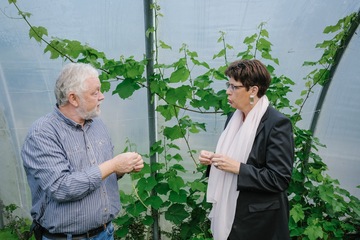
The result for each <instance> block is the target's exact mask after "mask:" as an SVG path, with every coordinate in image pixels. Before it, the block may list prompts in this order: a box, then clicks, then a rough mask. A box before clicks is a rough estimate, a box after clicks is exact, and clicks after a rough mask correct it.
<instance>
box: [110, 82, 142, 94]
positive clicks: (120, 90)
mask: <svg viewBox="0 0 360 240" xmlns="http://www.w3.org/2000/svg"><path fill="white" fill-rule="evenodd" d="M139 88H140V87H139V85H138V84H137V83H136V82H135V81H134V79H125V80H124V81H122V82H121V83H119V84H118V85H117V86H116V89H115V90H114V91H113V92H112V94H116V93H117V94H118V95H119V97H120V98H122V99H126V98H128V97H130V96H131V95H132V94H133V93H134V92H135V91H136V90H138V89H139Z"/></svg>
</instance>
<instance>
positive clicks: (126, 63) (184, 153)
mask: <svg viewBox="0 0 360 240" xmlns="http://www.w3.org/2000/svg"><path fill="white" fill-rule="evenodd" d="M9 3H10V4H13V5H14V6H15V7H16V8H17V9H18V12H19V15H20V16H21V17H22V18H23V19H24V21H26V23H27V24H28V26H29V28H30V30H29V36H30V38H33V39H34V40H36V41H37V42H39V43H44V44H45V47H44V52H45V53H49V54H50V58H51V59H57V58H62V59H63V60H65V61H71V62H85V63H90V64H92V65H93V66H94V67H96V68H98V69H99V70H100V71H101V74H100V80H101V84H102V85H101V89H102V91H103V92H111V93H112V94H116V95H118V96H119V97H120V98H122V99H127V98H129V97H130V96H132V95H133V93H134V92H135V91H137V90H139V89H141V88H148V89H150V92H151V94H152V97H153V99H155V98H156V99H157V106H156V112H157V113H158V117H159V118H162V119H163V121H164V124H163V126H162V127H161V128H160V130H159V133H158V135H159V138H158V139H159V140H158V141H157V142H156V143H155V144H153V145H152V146H150V149H149V152H147V153H143V156H144V158H149V157H150V156H153V155H156V156H157V158H158V162H157V163H154V164H151V165H149V164H145V167H144V169H143V170H142V171H141V172H139V173H136V174H132V175H131V181H132V186H133V191H132V192H131V193H125V192H123V191H120V195H121V201H122V204H123V209H124V211H123V213H122V214H121V215H120V216H118V217H117V218H116V219H115V220H114V223H115V224H116V225H117V227H118V228H117V230H116V233H115V235H116V237H117V238H124V239H151V238H152V237H151V236H152V234H151V231H152V228H151V226H152V224H153V223H154V219H153V216H152V214H151V209H156V210H157V211H158V212H159V215H160V221H162V222H163V223H164V222H166V223H167V224H169V225H170V227H169V228H163V227H161V228H160V232H159V234H160V235H162V236H166V237H167V238H170V239H199V240H200V239H212V236H211V232H210V231H209V220H208V219H207V215H208V212H209V209H210V205H209V204H208V203H207V202H206V199H205V193H206V186H207V179H206V176H205V174H204V173H205V167H203V166H200V165H199V164H198V162H197V150H198V149H192V148H191V144H190V140H191V138H192V137H193V136H194V134H198V133H200V132H204V131H206V130H207V129H206V124H205V123H202V122H197V121H195V120H194V119H195V118H194V117H193V116H194V115H197V114H208V115H217V116H219V117H222V116H223V117H224V115H226V114H228V113H230V112H231V111H232V109H231V108H230V107H229V105H228V104H227V98H226V91H225V89H221V90H215V89H216V88H215V87H214V85H215V83H217V82H221V81H223V83H225V81H226V80H227V78H226V76H225V75H224V70H225V69H226V66H227V64H228V55H229V52H231V53H235V55H236V56H237V58H239V59H240V58H242V59H253V58H257V59H261V60H262V61H263V62H264V63H266V66H267V68H268V70H269V72H270V73H271V76H272V83H271V86H270V87H269V89H268V92H267V96H268V98H269V100H270V102H271V103H272V104H273V105H274V106H275V107H276V108H277V109H279V110H280V111H283V112H287V115H288V116H289V117H290V119H291V120H292V122H293V126H294V134H295V145H296V155H295V157H296V159H295V163H294V171H293V177H292V181H291V184H290V188H289V199H290V204H291V210H290V223H289V225H290V231H291V237H292V238H293V239H342V238H344V237H345V236H348V235H349V234H351V233H356V232H358V231H359V226H360V223H359V213H360V207H359V206H360V204H359V200H358V199H357V198H356V197H354V196H352V195H351V194H350V193H349V192H347V191H346V190H344V189H342V188H341V187H340V186H339V182H338V181H337V180H336V179H333V178H331V177H330V176H328V175H327V174H326V170H327V166H326V164H325V163H324V162H323V161H322V159H321V157H320V156H319V155H318V154H317V151H318V148H320V147H325V146H324V145H322V144H321V142H320V141H319V139H317V138H315V137H314V136H313V134H312V132H311V131H309V130H306V129H301V128H300V127H298V122H299V121H300V120H301V114H302V109H303V106H304V104H306V102H307V100H308V99H309V97H310V96H311V94H312V91H313V88H314V87H315V86H317V85H321V86H322V85H324V84H325V83H326V81H328V80H329V79H328V76H329V74H328V71H329V68H330V67H331V66H332V65H333V64H335V62H334V61H335V60H334V54H335V53H336V50H337V49H339V48H342V47H343V45H342V44H343V42H342V39H343V38H344V37H345V36H346V34H347V33H348V31H349V27H350V25H351V24H352V23H353V22H354V21H358V16H357V15H356V14H351V15H349V16H346V17H345V18H343V19H340V20H339V22H337V23H336V24H335V25H333V26H329V27H327V28H326V29H325V31H324V33H325V34H327V33H332V34H333V35H335V36H334V37H333V38H332V39H330V40H326V41H324V42H323V43H321V44H318V45H317V46H316V47H317V48H320V49H323V52H324V54H323V55H322V57H321V58H320V59H319V60H318V61H309V62H305V63H304V67H305V66H312V67H313V68H315V70H314V69H312V71H311V72H310V73H309V74H308V75H307V76H306V77H305V78H304V80H305V88H304V90H303V91H302V92H301V94H300V96H299V99H298V100H296V102H295V104H294V105H292V104H291V103H290V101H289V99H288V98H287V94H288V93H289V92H291V87H292V86H293V85H294V81H293V80H291V79H290V78H289V77H287V76H284V75H278V74H277V73H276V68H277V66H279V64H280V62H279V60H278V59H277V58H276V57H274V56H273V55H272V44H271V42H270V37H269V32H268V31H267V30H266V28H265V26H266V24H265V23H260V24H259V26H258V29H257V31H256V32H254V33H253V34H252V35H250V36H247V37H245V38H244V39H243V42H242V43H241V48H242V49H245V50H244V51H242V52H237V51H236V48H235V47H234V46H231V45H229V44H228V43H227V41H226V33H225V32H220V37H219V39H218V43H219V46H220V47H219V49H220V50H219V51H218V52H217V53H214V56H213V59H221V60H223V61H222V64H220V66H212V63H211V62H205V61H202V60H201V57H199V56H198V54H197V52H196V51H193V50H191V49H189V47H188V46H187V45H186V44H183V45H182V46H181V48H180V49H179V52H180V54H181V56H180V57H179V59H175V60H174V61H173V62H172V63H166V64H165V63H160V62H159V61H158V58H157V56H158V53H159V51H160V50H162V51H172V47H171V46H170V45H168V44H166V43H165V42H163V41H161V40H157V41H156V43H155V44H156V47H155V52H154V58H155V65H154V69H155V71H154V74H153V75H152V76H151V77H150V79H148V81H147V79H146V78H145V77H144V75H145V74H144V71H145V68H146V63H147V59H141V60H136V59H134V58H133V57H124V56H121V57H120V58H119V59H109V58H107V57H106V54H105V53H103V52H99V51H98V50H96V49H94V48H92V47H91V46H89V45H86V44H82V43H81V42H79V41H76V40H69V39H61V38H54V37H52V38H50V37H49V36H48V31H47V29H46V28H45V27H42V26H37V27H36V26H33V25H31V23H30V22H29V18H30V16H31V14H30V13H27V12H24V11H22V10H20V9H19V7H18V5H17V4H16V0H9ZM151 7H152V9H153V11H154V12H155V18H156V21H158V20H159V19H158V18H159V17H161V16H162V14H161V13H160V10H161V8H160V6H159V5H157V4H156V3H155V4H154V5H152V6H151ZM149 31H151V32H153V33H154V34H157V31H158V29H157V25H156V26H155V27H154V29H149ZM156 39H157V38H156ZM195 72H196V73H197V74H195ZM148 83H149V84H148ZM224 85H225V84H224ZM181 143H184V144H181ZM125 145H126V147H125V149H124V151H128V150H131V148H132V146H133V143H131V140H129V142H127V143H126V144H125ZM183 145H184V146H183ZM185 159H186V160H189V159H190V160H191V161H193V163H194V167H193V168H192V169H185V167H184V165H183V162H184V160H185ZM152 173H156V174H152ZM190 173H194V174H195V177H194V178H191V179H190V178H189V179H188V178H186V177H185V178H184V176H185V175H186V174H188V175H189V174H190ZM152 192H156V194H152Z"/></svg>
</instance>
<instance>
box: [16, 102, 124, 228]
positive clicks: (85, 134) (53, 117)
mask: <svg viewBox="0 0 360 240" xmlns="http://www.w3.org/2000/svg"><path fill="white" fill-rule="evenodd" d="M113 149H114V147H113V145H112V143H111V139H110V136H109V134H108V131H107V129H106V127H105V125H104V123H103V122H102V121H101V120H100V119H99V118H94V119H93V120H88V121H86V123H85V124H84V126H83V127H81V125H79V124H77V123H75V122H74V121H72V120H70V119H68V118H66V117H65V116H64V115H63V114H62V113H61V112H60V111H59V109H58V108H57V107H55V110H54V111H53V112H52V113H50V114H48V115H46V116H44V117H42V118H40V119H39V120H37V121H36V122H35V123H34V124H33V126H32V127H31V129H30V130H29V133H28V135H27V137H26V139H25V142H24V145H23V148H22V151H21V155H22V159H23V164H24V168H25V172H26V174H27V178H28V183H29V186H30V190H31V194H32V209H31V215H32V217H33V218H34V219H35V220H37V221H38V222H39V223H40V225H41V226H43V227H44V228H46V229H47V230H48V231H49V232H51V233H67V234H81V233H84V232H87V231H88V230H90V229H93V228H97V227H99V226H101V225H102V224H104V223H106V222H108V221H110V220H112V219H114V218H115V216H116V215H117V214H118V213H119V211H120V197H119V191H118V184H117V177H116V174H112V175H110V176H109V177H107V178H106V179H104V180H101V172H100V169H99V167H98V165H99V164H100V163H102V162H104V161H107V160H109V159H111V158H112V157H113Z"/></svg>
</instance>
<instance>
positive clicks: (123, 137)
mask: <svg viewBox="0 0 360 240" xmlns="http://www.w3.org/2000/svg"><path fill="white" fill-rule="evenodd" d="M158 4H159V5H160V7H161V10H160V12H161V13H162V15H163V17H161V18H159V26H158V27H159V28H158V38H159V39H160V40H162V41H164V42H165V43H166V44H168V45H170V46H171V47H172V50H160V52H159V61H160V62H163V63H172V62H174V61H176V60H177V59H178V57H179V56H181V55H180V53H179V51H178V50H179V48H181V46H182V44H183V43H185V44H187V45H188V47H189V49H190V50H192V51H196V52H197V53H198V55H199V59H200V60H203V61H206V62H208V63H210V64H212V65H213V66H214V65H220V64H223V62H221V60H219V59H216V60H213V59H212V57H213V55H214V54H216V53H217V52H218V51H220V49H221V48H222V46H221V44H219V43H218V42H217V40H218V38H219V37H220V33H219V31H223V32H225V33H226V35H225V38H226V41H227V43H228V44H230V45H232V46H233V47H234V52H231V51H230V52H229V53H228V54H229V55H228V61H233V60H235V59H236V54H237V53H238V52H240V51H243V50H244V45H243V44H242V41H243V40H244V38H245V37H247V36H250V35H252V34H254V33H257V31H258V30H259V29H258V26H259V25H260V24H261V23H263V22H265V23H266V24H265V26H264V27H265V29H266V30H267V31H268V32H269V35H270V38H269V40H270V42H271V43H272V44H273V46H272V47H273V51H272V55H273V56H274V57H277V58H278V59H279V61H280V64H279V66H277V67H276V73H277V75H282V74H283V75H285V76H288V77H290V78H291V79H292V80H293V81H295V82H296V86H294V88H293V92H292V93H291V95H290V96H289V98H290V100H291V101H295V99H297V98H298V97H299V96H300V91H301V90H303V89H304V80H303V78H304V77H305V76H306V75H307V74H308V73H309V72H310V71H311V70H312V69H311V68H309V67H302V64H303V62H304V61H316V60H317V59H318V58H319V57H320V56H321V54H322V52H321V50H319V49H317V48H315V46H316V44H317V43H321V42H323V41H324V40H325V39H330V38H331V36H328V35H325V34H323V33H322V32H323V30H324V28H325V27H326V26H328V25H335V24H336V23H337V21H338V20H339V19H340V18H343V17H345V16H347V15H348V14H350V13H353V12H357V11H358V10H359V9H360V1H357V0H353V1H340V0H327V1H310V0H300V1H288V0H272V1H268V0H260V1H253V0H247V1H246V0H245V1H220V0H183V1H171V0H168V1H158ZM18 5H19V7H20V8H21V10H22V11H25V12H30V13H32V16H31V17H30V19H29V21H30V22H31V24H32V25H34V26H44V27H45V28H47V30H48V33H49V38H48V39H50V37H51V36H53V37H59V38H66V39H71V40H78V41H80V42H82V43H88V44H89V45H90V46H91V47H93V48H95V49H97V50H98V51H102V52H104V53H105V54H106V55H107V57H108V58H119V57H120V56H121V55H124V56H125V57H129V56H134V57H135V59H137V60H141V59H142V58H143V55H144V53H145V32H144V31H145V30H144V8H143V2H142V1H133V0H122V1H115V0H108V1H95V0H78V1H55V0H39V1H25V0H23V1H18ZM0 9H1V10H2V12H1V13H0V151H1V156H0V162H1V168H0V180H1V182H2V184H1V187H0V199H1V200H3V201H4V203H5V204H9V203H16V204H18V205H19V206H21V207H22V209H23V210H24V212H28V211H29V207H30V195H29V192H28V187H27V181H26V178H25V176H24V172H23V168H22V163H21V158H20V155H19V152H20V148H21V145H22V142H23V140H24V137H25V135H26V133H27V130H28V128H29V127H30V125H31V123H32V122H33V121H35V120H36V119H37V118H39V117H40V116H42V115H44V114H46V113H48V112H49V111H52V109H53V107H54V104H55V101H54V95H53V85H54V82H55V79H56V77H57V75H58V73H59V71H60V69H61V67H62V66H63V64H64V63H63V62H62V61H61V60H50V56H49V54H48V53H46V54H44V53H43V50H44V48H45V45H44V43H42V44H39V43H37V42H35V41H34V40H33V39H31V40H30V39H29V36H28V31H29V27H28V26H27V24H26V23H25V21H24V20H21V19H19V16H18V15H17V10H16V9H15V7H14V6H13V5H9V4H8V2H7V1H5V0H3V1H1V2H0ZM357 32H359V30H358V31H357ZM359 45H360V39H359V34H357V35H355V36H354V38H353V39H352V41H351V43H350V45H349V48H348V49H347V50H346V53H345V55H344V57H343V59H342V61H341V63H340V65H339V68H338V70H337V72H336V74H335V76H334V79H333V80H332V83H331V86H330V90H329V92H328V95H327V96H326V99H325V102H324V106H323V108H322V109H321V115H320V119H319V122H318V126H317V128H316V132H315V134H316V136H318V137H319V138H320V141H321V142H322V143H324V144H326V145H327V148H326V149H324V150H321V151H320V153H321V156H322V157H323V159H324V161H325V162H326V163H327V164H328V166H329V174H330V175H331V176H332V177H334V178H337V179H339V180H340V182H341V184H342V186H343V187H345V188H346V189H348V190H349V191H350V192H351V193H353V194H355V195H357V196H358V197H360V192H359V189H356V188H355V186H356V185H359V184H360V182H359V180H358V177H357V175H358V173H359V172H360V159H359V157H360V152H359V151H360V150H359V147H358V146H360V129H359V128H360V127H359V124H356V121H357V119H358V118H359V117H360V108H359V102H360V99H359V98H360V97H359V94H358V92H359V91H358V90H359V89H360V81H359V76H360V72H359V71H360V60H359V58H358V53H359V49H360V46H359ZM215 87H219V88H221V87H223V86H222V85H219V86H215ZM320 91H321V89H320V88H318V89H315V91H314V94H313V95H312V96H311V99H310V100H309V102H308V104H307V105H306V108H305V109H304V112H303V118H304V120H303V121H302V122H301V124H302V127H304V128H308V127H309V126H310V124H311V120H312V116H313V113H314V112H315V111H316V109H315V106H316V103H317V101H318V96H319V92H320ZM146 99H147V97H146V91H145V90H140V91H138V92H136V93H135V94H134V95H133V96H132V97H131V99H128V100H125V101H124V100H121V99H120V98H119V97H118V96H116V95H115V96H112V95H111V93H110V92H109V93H106V95H105V101H104V104H103V105H102V118H103V119H104V121H105V122H106V124H107V126H108V128H109V130H110V132H111V135H112V138H113V141H114V144H115V146H116V149H115V151H116V152H117V153H119V152H121V151H122V150H123V149H124V148H125V147H126V141H127V139H129V140H130V141H131V142H132V143H134V144H135V145H136V146H135V145H133V146H132V147H133V148H134V149H133V150H137V151H139V152H141V153H146V152H147V149H148V117H147V116H148V113H147V102H146V101H147V100H146ZM193 117H194V118H195V119H196V120H197V121H205V122H207V124H208V127H207V129H208V132H206V133H202V134H199V135H198V136H196V137H194V138H193V139H192V140H191V144H192V147H193V148H194V149H195V150H200V149H203V148H205V149H212V148H215V145H216V141H217V138H218V136H219V134H220V132H221V129H222V128H223V122H224V119H223V117H221V116H216V117H215V116H212V117H208V116H203V115H201V116H197V115H194V116H193ZM162 122H163V120H162V119H161V118H159V119H158V124H159V126H160V125H161V124H162ZM185 165H187V168H188V169H191V168H193V167H194V165H193V163H192V162H191V160H189V161H187V162H185ZM5 183H6V184H5ZM120 185H121V187H122V188H124V190H126V188H129V185H128V184H127V183H126V179H125V181H124V182H123V183H120Z"/></svg>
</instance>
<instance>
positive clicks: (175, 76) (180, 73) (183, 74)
mask: <svg viewBox="0 0 360 240" xmlns="http://www.w3.org/2000/svg"><path fill="white" fill-rule="evenodd" d="M189 76H190V71H189V70H188V69H187V68H185V67H179V68H178V69H176V70H175V71H174V72H172V73H171V76H170V80H169V81H170V82H171V83H177V82H185V81H186V80H187V79H188V77H189Z"/></svg>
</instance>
